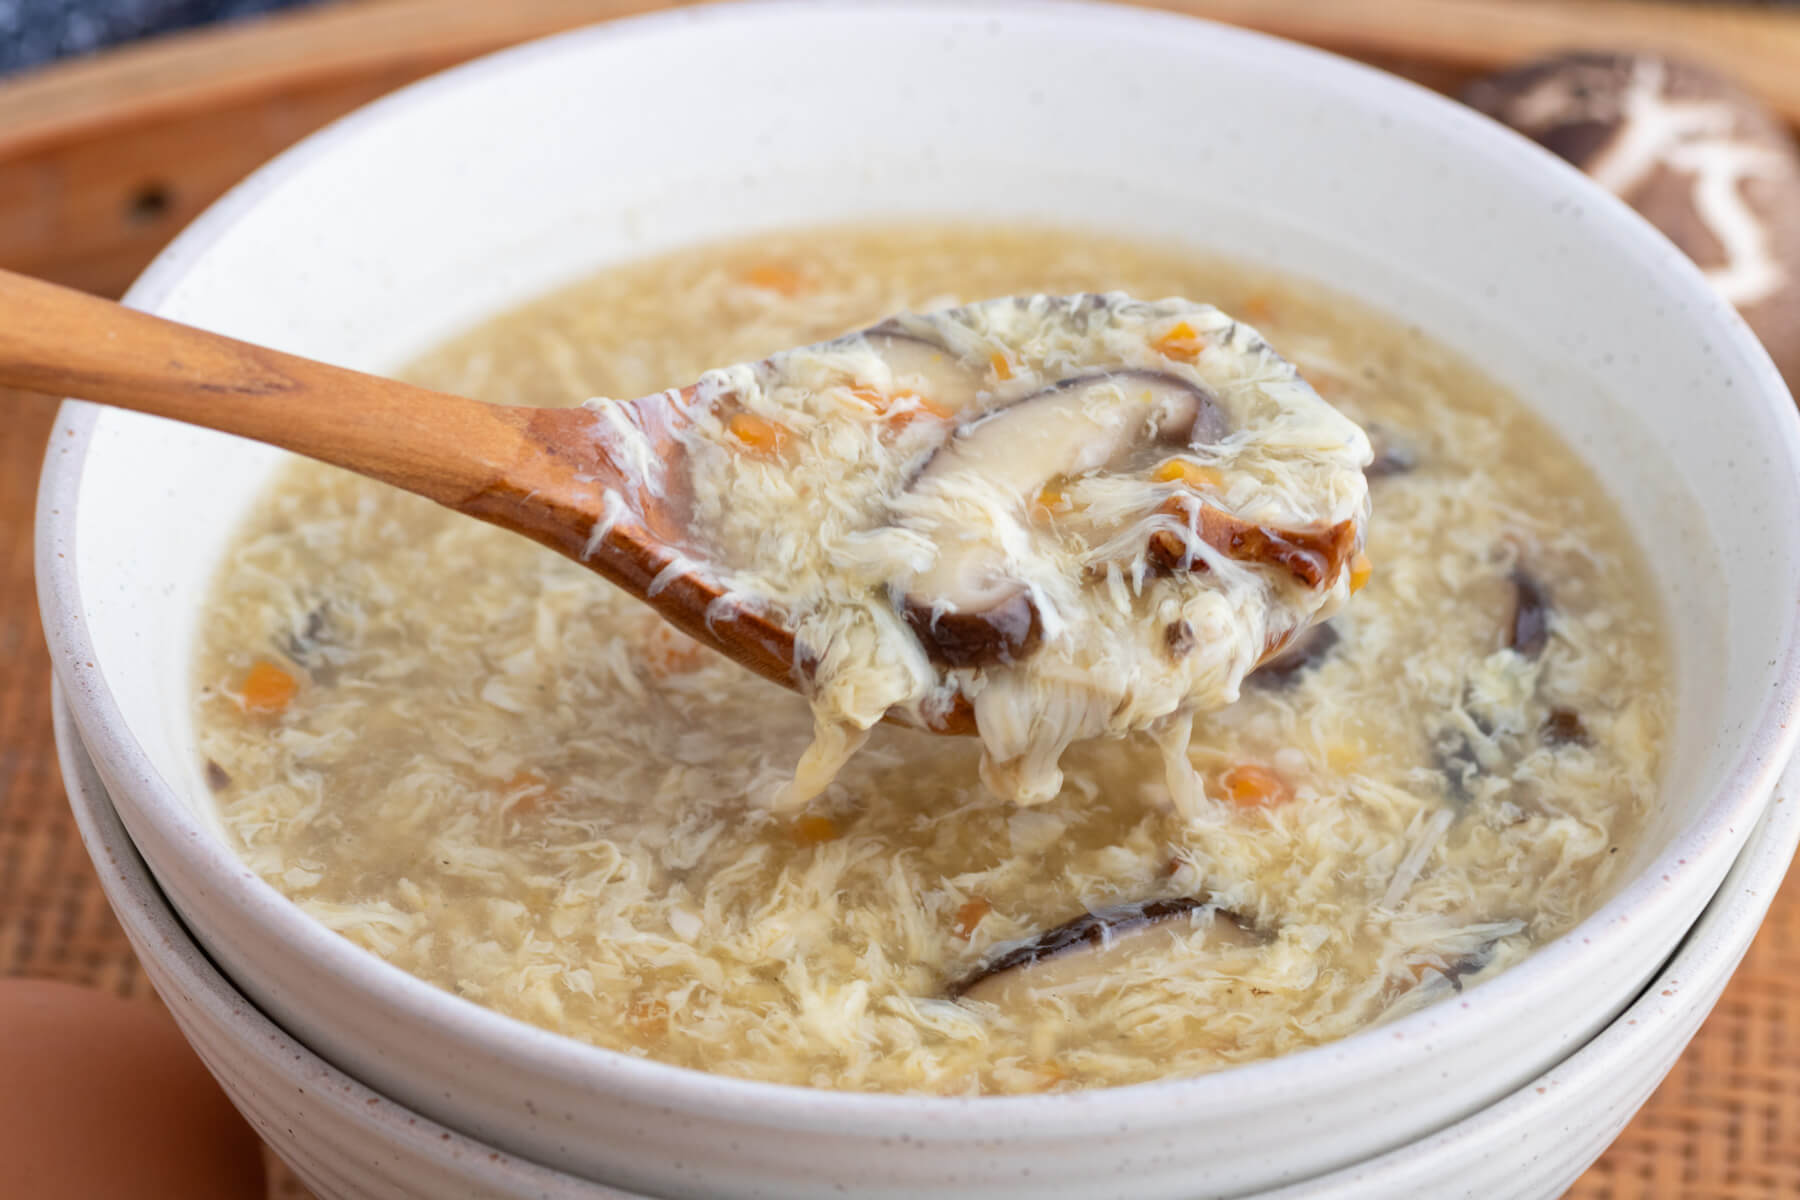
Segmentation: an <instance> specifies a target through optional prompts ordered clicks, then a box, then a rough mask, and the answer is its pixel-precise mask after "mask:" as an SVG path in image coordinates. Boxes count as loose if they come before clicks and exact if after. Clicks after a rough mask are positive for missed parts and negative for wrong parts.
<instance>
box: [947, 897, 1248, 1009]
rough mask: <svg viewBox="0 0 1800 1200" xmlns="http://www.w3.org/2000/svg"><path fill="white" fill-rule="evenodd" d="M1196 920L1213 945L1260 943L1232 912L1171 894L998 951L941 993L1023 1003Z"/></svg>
mask: <svg viewBox="0 0 1800 1200" xmlns="http://www.w3.org/2000/svg"><path fill="white" fill-rule="evenodd" d="M1201 914H1208V915H1209V916H1210V921H1209V923H1208V925H1207V930H1206V935H1207V937H1208V938H1209V939H1211V940H1212V941H1214V942H1216V944H1217V945H1219V946H1220V947H1233V946H1255V945H1260V944H1261V942H1262V939H1261V938H1259V937H1258V936H1257V935H1256V933H1255V932H1254V931H1253V930H1251V929H1250V927H1249V926H1248V925H1247V924H1246V923H1245V922H1244V921H1242V920H1241V919H1239V918H1238V917H1237V916H1236V915H1235V914H1233V913H1231V912H1229V911H1227V910H1225V909H1223V908H1220V907H1219V906H1218V905H1217V904H1215V903H1214V902H1213V901H1211V900H1204V899H1197V898H1195V897H1191V896H1177V897H1172V898H1169V899H1163V900H1141V901H1137V902H1134V903H1131V904H1120V905H1115V906H1113V907H1110V908H1103V909H1097V910H1095V911H1093V912H1087V913H1083V914H1082V915H1081V916H1079V917H1076V918H1075V919H1074V920H1072V921H1068V922H1066V923H1064V924H1062V925H1058V926H1057V927H1056V928H1054V929H1051V930H1047V931H1046V932H1044V933H1041V934H1039V935H1038V936H1036V937H1034V938H1031V939H1029V940H1026V941H1023V942H1016V943H1014V944H1012V945H1011V946H1007V947H1003V948H1001V950H1000V951H999V953H997V954H995V955H993V956H992V957H990V958H989V959H988V960H987V961H986V962H985V963H983V964H982V965H981V966H979V967H977V968H976V969H975V970H974V971H972V972H970V973H969V974H968V975H965V976H964V977H963V978H961V979H958V980H956V981H955V982H953V983H952V984H950V986H949V987H948V988H946V989H945V993H946V994H947V995H948V996H949V997H950V998H951V999H952V1000H960V999H963V998H965V997H967V998H968V999H970V1000H979V1001H982V1002H984V1003H988V1004H996V1005H999V1006H1001V1007H1003V1008H1016V1007H1021V1006H1023V1005H1025V1004H1027V1003H1028V1002H1029V1001H1030V999H1031V994H1032V993H1033V992H1038V991H1047V990H1052V989H1057V988H1066V987H1070V986H1075V985H1079V984H1082V983H1084V982H1090V981H1097V980H1100V979H1103V978H1105V977H1106V976H1107V975H1109V974H1111V973H1113V972H1114V971H1117V970H1118V969H1119V968H1120V967H1121V966H1123V965H1124V964H1125V963H1126V962H1128V961H1130V960H1131V959H1133V958H1135V957H1137V956H1138V955H1140V954H1142V953H1144V952H1145V950H1146V949H1149V948H1151V947H1152V946H1154V945H1157V944H1168V945H1171V946H1172V945H1173V944H1174V943H1175V942H1176V941H1177V940H1179V939H1182V938H1185V937H1187V936H1189V935H1190V934H1191V933H1192V932H1193V927H1194V926H1193V923H1194V921H1195V920H1196V918H1198V917H1199V916H1200V915H1201Z"/></svg>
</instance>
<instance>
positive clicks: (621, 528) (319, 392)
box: [0, 271, 975, 734]
mask: <svg viewBox="0 0 1800 1200" xmlns="http://www.w3.org/2000/svg"><path fill="white" fill-rule="evenodd" d="M0 384H3V385H6V386H9V387H15V388H22V389H25V390H28V391H36V392H48V393H50V394H52V395H63V396H69V397H72V398H76V399H81V400H89V401H94V402H97V403H101V404H110V405H113V406H115V407H118V408H127V409H132V410H134V411H137V412H142V413H148V414H150V415H152V416H158V417H167V418H170V419H172V420H177V421H185V422H187V423H189V424H192V425H201V426H205V427H206V428H208V429H216V430H219V431H220V432H222V433H230V434H236V435H238V436H240V437H247V438H251V439H254V440H256V441H259V442H267V443H268V444H270V445H273V446H279V447H281V448H283V449H285V450H292V451H294V452H295V453H298V454H304V455H306V456H307V457H309V458H315V459H318V460H320V461H321V462H326V463H331V464H332V465H334V466H339V467H343V468H345V469H347V470H351V471H354V472H356V473H357V474H359V475H366V476H368V477H369V478H371V479H378V480H380V481H381V482H383V483H388V484H392V485H393V486H395V487H398V488H404V489H405V490H407V491H409V492H414V493H417V494H418V495H421V496H424V497H426V498H427V499H430V500H434V501H436V502H437V503H439V504H442V505H444V506H446V507H448V508H453V509H455V510H456V511H458V512H462V513H467V514H468V515H470V516H472V517H476V518H479V519H480V520H483V521H486V522H488V523H489V524H491V525H498V526H500V527H501V528H502V529H509V530H512V531H513V532H515V533H521V534H524V535H525V536H526V537H528V538H531V539H532V540H533V541H536V542H538V543H540V544H542V545H545V546H548V547H549V548H550V549H552V550H555V551H556V552H557V553H559V554H562V555H564V556H566V557H568V558H570V559H573V560H574V561H575V562H577V563H580V564H581V565H582V566H584V567H587V568H588V569H589V570H592V571H594V572H596V573H598V574H599V575H600V576H601V577H603V578H605V579H606V580H608V581H609V582H611V583H613V584H615V585H617V586H618V587H620V588H622V589H623V590H624V591H626V592H628V593H629V594H631V595H632V596H634V597H636V598H637V599H639V600H641V601H643V602H644V603H645V604H648V605H649V606H650V607H652V608H654V609H655V610H656V611H657V613H659V614H660V615H661V616H662V617H663V618H664V619H665V620H667V621H669V622H670V623H671V624H673V625H675V626H676V627H677V628H679V629H681V630H682V631H683V632H685V633H687V634H689V635H690V636H692V637H693V638H695V639H696V640H698V641H700V642H701V643H703V644H705V645H708V646H711V647H712V648H713V649H715V650H718V651H719V652H720V653H722V654H724V655H725V656H726V657H728V658H730V659H731V660H732V661H733V662H736V663H738V664H740V665H741V666H744V667H747V668H749V669H750V670H752V671H754V672H756V673H757V674H758V675H761V676H762V677H763V678H765V679H769V680H772V681H774V682H775V683H779V684H781V685H782V686H783V687H787V688H791V689H794V690H796V691H801V690H804V688H805V686H806V683H807V672H806V666H805V664H803V663H799V662H797V660H796V647H795V641H794V633H793V631H792V630H791V629H788V628H787V627H785V626H784V625H782V624H780V623H779V621H778V620H776V619H773V618H771V617H770V616H768V615H766V614H764V613H761V612H757V611H755V610H753V609H752V608H750V607H748V606H746V605H745V604H744V603H743V602H742V600H741V599H740V598H738V597H735V596H733V595H732V594H731V593H729V592H727V591H726V590H725V589H724V588H723V587H721V586H720V585H719V584H718V583H717V582H716V581H715V580H716V575H715V573H714V572H711V571H709V570H707V569H706V565H707V564H706V559H705V556H704V553H703V552H701V551H700V550H699V549H698V548H697V547H695V546H693V545H691V544H690V543H689V541H688V528H689V526H688V514H687V505H686V499H687V497H686V495H685V491H684V490H683V489H682V488H680V487H679V486H675V485H669V486H664V480H665V479H675V478H679V477H680V476H681V474H682V473H681V472H679V471H672V470H653V472H652V473H651V474H652V477H650V478H646V473H645V471H644V470H643V469H642V464H643V456H642V449H643V448H645V447H647V448H648V451H649V455H650V459H651V460H652V466H653V468H654V467H656V466H658V465H660V466H664V467H667V466H673V465H675V464H676V462H677V461H678V458H679V456H680V455H681V454H682V453H683V451H682V447H681V443H680V440H679V438H678V437H677V436H676V435H677V434H678V432H679V431H680V430H681V428H682V427H683V426H684V425H686V424H687V422H688V419H689V417H688V408H689V405H691V404H692V403H693V401H694V389H693V388H692V387H689V388H684V389H680V390H670V391H667V392H659V393H657V394H656V395H653V396H646V397H643V398H641V399H639V400H634V401H632V402H630V403H628V404H624V405H617V406H611V408H610V409H609V412H610V413H611V414H615V415H617V419H609V418H608V417H603V416H602V415H601V414H599V413H597V412H596V411H595V410H593V409H588V408H523V407H507V406H502V405H496V404H484V403H482V402H480V401H477V400H470V399H468V398H467V397H464V396H455V395H450V394H448V393H445V392H436V391H432V390H430V389H428V388H421V387H415V386H413V385H411V384H407V383H400V382H398V381H396V380H392V379H382V378H380V377H378V376H374V375H366V374H363V373H362V372H359V371H350V370H346V369H344V368H342V367H334V366H330V365H328V364H325V363H321V362H315V361H313V360H311V359H306V358H301V357H299V356H297V355H292V354H283V353H281V352H280V351H276V350H270V349H268V348H266V347H263V346H255V345H251V344H250V343H248V342H240V341H237V340H236V339H233V338H228V337H224V336H221V335H219V334H216V333H208V332H206V331H205V330H200V329H195V328H193V327H191V326H187V325H182V324H179V323H177V322H174V321H168V320H164V319H163V318H161V317H154V316H151V315H149V314H148V313H142V312H138V311H136V310H134V309H130V308H126V307H125V306H123V305H120V304H115V303H113V302H111V301H109V300H102V299H99V298H98V297H94V296H89V295H87V294H85V293H82V292H77V291H73V290H71V289H68V288H63V287H59V286H57V285H55V284H50V283H45V282H43V281H41V280H36V279H30V278H27V277H25V276H22V275H16V274H13V273H10V272H5V271H0ZM621 423H624V424H628V425H629V426H630V427H631V431H635V433H636V434H640V435H642V436H641V439H640V438H639V437H636V436H633V435H632V432H631V431H628V430H625V429H622V428H620V425H621ZM628 440H629V441H630V442H633V443H636V444H635V445H631V446H628V445H627V441H628ZM931 728H932V729H933V731H934V732H939V733H956V734H965V733H972V732H974V729H975V721H974V713H973V711H972V709H971V708H970V707H969V705H968V703H967V701H966V700H959V701H958V703H957V704H956V705H955V706H954V707H953V708H951V709H950V711H948V712H946V713H945V714H943V715H942V717H941V718H939V719H938V720H937V722H936V723H935V724H934V725H933V726H932V727H931Z"/></svg>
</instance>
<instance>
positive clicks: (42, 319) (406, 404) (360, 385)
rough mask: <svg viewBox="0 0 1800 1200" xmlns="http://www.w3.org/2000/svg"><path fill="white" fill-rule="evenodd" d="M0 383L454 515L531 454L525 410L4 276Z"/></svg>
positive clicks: (0, 293)
mask: <svg viewBox="0 0 1800 1200" xmlns="http://www.w3.org/2000/svg"><path fill="white" fill-rule="evenodd" d="M0 385H5V386H9V387H15V388H23V389H26V390H28V391H34V392H48V393H50V394H51V395H56V396H73V397H76V398H77V399H81V400H93V401H98V402H100V403H103V404H111V405H115V406H117V407H119V408H129V409H134V410H136V411H138V412H143V413H150V414H152V415H154V416H159V417H171V418H173V419H175V420H178V421H186V422H188V423H190V424H193V425H204V426H206V427H207V428H209V429H217V430H219V431H221V432H223V433H233V434H238V435H240V436H243V437H248V438H254V439H256V440H257V441H261V442H268V443H271V444H272V445H276V446H281V447H283V448H284V449H288V450H293V451H296V452H297V453H300V454H305V455H307V456H309V457H311V458H317V459H321V460H323V461H325V462H329V463H333V464H336V465H337V466H341V467H347V468H349V469H350V470H352V471H356V472H358V473H360V474H363V475H369V476H372V477H374V478H376V479H380V480H382V481H383V482H386V483H391V484H394V485H395V486H397V487H402V488H405V489H406V490H408V491H411V492H417V493H419V494H420V495H423V496H428V497H430V498H431V499H433V500H436V501H437V502H439V503H440V504H447V505H449V506H451V507H453V508H464V507H466V506H467V505H468V504H469V503H470V502H471V501H472V499H473V498H475V497H477V496H480V495H482V494H483V493H484V492H486V491H487V490H489V489H490V488H492V487H493V486H494V484H495V482H496V481H497V480H499V479H501V478H503V477H505V476H506V475H507V474H508V472H509V471H510V470H511V469H512V468H513V467H514V465H515V464H518V463H519V462H520V461H521V460H522V459H525V458H527V457H528V455H529V452H530V450H531V446H530V445H529V435H528V425H529V414H530V413H531V411H532V410H529V409H507V408H502V407H499V406H497V405H491V404H482V403H480V402H479V401H475V400H469V399H465V398H464V397H461V396H452V395H448V394H445V393H442V392H433V391H430V390H428V389H425V388H419V387H413V386H411V385H410V384H404V383H396V382H394V381H393V380H389V379H381V378H378V377H376V376H373V375H364V374H362V373H360V372H357V371H349V370H345V369H343V368H341V367H333V366H328V365H326V364H325V363H319V362H313V361H311V360H310V359H304V358H297V357H295V356H293V355H291V354H282V353H280V352H278V351H275V350H268V349H265V348H263V347H260V346H252V345H249V344H248V343H245V342H240V341H236V340H234V339H232V338H228V337H223V336H221V335H219V334H216V333H208V332H206V331H205V330H201V329H195V328H193V327H191V326H188V325H180V324H177V323H176V322H173V321H165V320H163V319H162V318H160V317H153V316H151V315H149V314H148V313H142V312H138V311H136V310H134V309H129V308H126V307H124V306H123V305H120V304H114V303H113V302H111V301H110V300H102V299H99V298H98V297H95V296H89V295H87V294H86V293H83V292H77V291H73V290H71V289H69V288H64V287H58V286H57V285H55V284H51V283H44V282H43V281H41V280H37V279H31V278H28V277H26V276H23V275H15V274H13V273H11V272H8V271H0Z"/></svg>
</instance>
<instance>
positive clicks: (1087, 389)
mask: <svg viewBox="0 0 1800 1200" xmlns="http://www.w3.org/2000/svg"><path fill="white" fill-rule="evenodd" d="M894 340H895V343H896V344H898V343H899V341H900V339H894ZM1222 434H1223V418H1222V416H1221V414H1220V412H1219V409H1218V406H1217V404H1216V403H1215V402H1214V400H1213V398H1212V396H1211V395H1210V394H1208V393H1207V392H1206V391H1205V390H1204V389H1202V388H1200V387H1199V386H1197V385H1195V384H1192V383H1189V382H1188V381H1186V380H1183V379H1179V378H1177V377H1175V376H1173V375H1164V374H1161V373H1159V372H1154V371H1117V372H1110V373H1106V374H1100V375H1087V376H1081V377H1078V378H1074V379H1066V380H1063V381H1062V382H1060V383H1057V384H1054V385H1052V386H1050V387H1048V388H1045V389H1044V390H1042V391H1039V392H1035V393H1033V394H1032V395H1030V396H1027V397H1025V398H1023V399H1021V400H1018V401H1016V402H1014V403H1012V404H1009V405H1007V406H1006V407H1004V408H1001V409H999V410H997V411H995V412H992V413H990V414H987V415H985V416H982V417H979V418H977V419H975V420H973V421H970V422H969V423H968V424H966V425H964V426H963V427H962V428H960V429H958V430H957V431H956V432H955V433H954V434H952V435H951V437H950V438H949V440H948V441H946V442H945V443H944V444H943V445H942V446H940V447H939V448H938V450H937V451H936V452H935V453H934V454H933V455H932V456H931V457H930V458H929V459H928V460H927V461H926V463H925V465H924V466H923V467H921V468H920V470H919V472H918V474H917V475H915V476H914V477H913V480H912V482H911V484H910V485H909V486H908V488H907V495H908V496H909V497H926V496H934V497H943V498H945V499H946V500H950V501H952V507H953V508H956V510H957V511H964V508H965V507H966V505H967V504H971V503H981V502H985V503H987V504H988V505H990V506H995V507H999V508H1000V509H1001V511H1000V512H997V513H995V514H994V518H995V521H996V522H1004V521H1008V520H1012V521H1017V520H1018V519H1019V517H1020V515H1021V514H1023V513H1024V512H1025V511H1027V510H1028V509H1029V507H1030V505H1031V503H1032V501H1033V500H1034V499H1035V498H1036V497H1037V496H1038V494H1039V493H1040V492H1041V491H1042V490H1043V488H1044V487H1045V485H1046V484H1048V483H1050V482H1051V481H1052V480H1054V479H1057V478H1059V477H1075V476H1080V475H1086V474H1089V473H1091V472H1094V471H1100V470H1106V469H1109V468H1113V469H1116V468H1120V467H1125V466H1129V465H1131V460H1132V459H1133V458H1134V456H1135V455H1136V454H1137V453H1140V452H1142V450H1143V448H1145V447H1147V446H1155V445H1164V446H1166V445H1168V444H1170V443H1179V444H1190V445H1191V444H1195V443H1194V439H1195V438H1196V437H1200V438H1210V439H1215V440H1216V439H1217V438H1218V437H1220V436H1222ZM959 500H960V501H962V502H963V505H962V506H958V505H956V503H955V502H956V501H959ZM943 532H944V533H946V534H949V535H950V536H940V537H939V538H937V539H936V541H937V545H938V555H937V558H936V560H935V561H934V562H933V563H932V565H931V566H930V567H928V568H926V569H925V570H924V571H921V572H920V573H919V574H918V575H916V576H914V577H913V579H912V580H911V581H910V583H909V584H908V585H907V587H906V590H905V593H904V595H903V597H902V600H901V604H900V608H901V611H902V613H903V614H904V615H905V617H906V621H907V623H908V625H910V626H911V627H912V629H913V631H914V633H916V634H917V635H918V637H919V639H920V641H921V642H923V643H924V645H925V647H926V648H927V650H928V651H930V652H931V653H932V655H933V656H934V657H935V658H937V659H938V660H939V661H940V662H944V663H946V664H948V665H950V666H953V667H963V666H984V665H988V664H990V663H996V662H1009V661H1012V660H1014V659H1017V658H1019V657H1022V656H1023V655H1025V654H1027V653H1029V652H1030V650H1031V649H1032V648H1033V647H1034V646H1035V645H1036V643H1037V640H1038V637H1039V635H1040V633H1041V624H1040V621H1039V618H1038V613H1037V608H1036V606H1035V605H1034V604H1033V602H1032V600H1031V597H1030V595H1029V593H1028V591H1027V588H1026V585H1025V583H1024V582H1023V581H1022V580H1020V579H1019V578H1018V577H1017V576H1016V574H1014V573H1013V572H1012V570H1011V569H1010V566H1009V563H1008V560H1007V555H1006V552H1005V549H1004V547H1003V545H1002V544H1001V542H1000V540H999V538H998V537H997V536H995V532H996V531H995V529H994V527H993V525H992V524H989V525H987V526H985V527H982V526H976V525H973V524H970V525H965V526H964V527H962V528H959V529H956V530H947V531H943Z"/></svg>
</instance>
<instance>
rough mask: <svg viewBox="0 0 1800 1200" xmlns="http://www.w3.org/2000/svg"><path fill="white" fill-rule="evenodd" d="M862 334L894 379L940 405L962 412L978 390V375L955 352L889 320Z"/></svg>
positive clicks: (979, 383) (979, 382) (979, 384)
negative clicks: (914, 388)
mask: <svg viewBox="0 0 1800 1200" xmlns="http://www.w3.org/2000/svg"><path fill="white" fill-rule="evenodd" d="M862 337H863V340H864V341H865V342H866V343H867V344H868V346H869V348H870V349H871V350H873V351H874V352H875V353H876V354H877V355H878V356H879V357H880V358H881V360H882V362H884V363H886V364H887V366H888V369H889V370H890V371H892V372H893V375H894V379H895V381H896V382H897V383H901V384H908V385H912V386H914V387H916V389H917V390H918V392H919V394H920V395H921V396H923V397H924V398H926V399H927V400H930V401H931V402H932V403H934V404H936V405H938V406H939V407H941V408H945V409H948V410H949V411H951V412H962V411H963V410H964V409H966V408H968V407H969V405H970V403H972V402H973V401H974V399H975V395H976V393H977V392H978V391H980V388H981V381H980V379H979V378H977V377H976V375H975V373H974V372H972V371H970V370H969V368H968V367H966V366H964V365H963V363H962V361H961V360H960V359H959V358H957V357H956V355H954V354H952V353H951V352H950V351H948V350H946V349H944V348H943V347H942V346H940V345H938V344H936V343H935V342H930V341H927V340H926V339H924V338H922V337H919V336H918V335H917V334H913V333H908V332H906V331H905V330H903V329H901V328H899V327H898V326H897V325H895V324H894V323H892V322H888V323H885V324H882V325H878V326H876V327H875V328H874V329H871V330H869V331H868V332H866V333H864V334H863V335H862Z"/></svg>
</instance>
